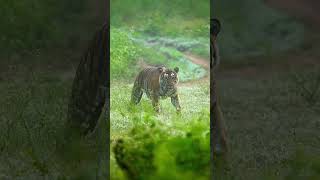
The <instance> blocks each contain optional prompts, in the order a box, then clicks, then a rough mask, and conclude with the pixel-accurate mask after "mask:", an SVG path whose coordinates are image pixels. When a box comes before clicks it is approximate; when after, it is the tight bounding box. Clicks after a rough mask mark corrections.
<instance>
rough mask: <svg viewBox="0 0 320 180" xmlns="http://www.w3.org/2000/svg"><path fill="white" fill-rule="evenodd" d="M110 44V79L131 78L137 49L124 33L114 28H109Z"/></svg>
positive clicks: (138, 50) (134, 67)
mask: <svg viewBox="0 0 320 180" xmlns="http://www.w3.org/2000/svg"><path fill="white" fill-rule="evenodd" d="M110 44H111V47H110V60H111V65H110V70H111V73H110V74H111V77H126V76H127V75H129V76H132V75H133V73H134V72H135V71H134V70H136V61H137V57H138V55H139V52H140V49H139V47H137V46H136V45H135V44H134V42H133V41H132V40H131V39H130V38H129V36H128V34H127V33H126V32H124V31H121V30H119V29H116V28H111V40H110Z"/></svg>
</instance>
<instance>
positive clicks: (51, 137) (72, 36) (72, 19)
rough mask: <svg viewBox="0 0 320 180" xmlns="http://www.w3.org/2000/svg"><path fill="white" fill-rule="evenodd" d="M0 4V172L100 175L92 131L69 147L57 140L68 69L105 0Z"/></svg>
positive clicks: (97, 23) (9, 175)
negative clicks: (89, 134)
mask: <svg viewBox="0 0 320 180" xmlns="http://www.w3.org/2000/svg"><path fill="white" fill-rule="evenodd" d="M0 6H1V11H0V22H1V25H0V34H1V35H0V94H1V98H0V99H1V100H0V127H1V130H0V179H81V178H82V179H94V178H96V177H103V176H104V177H105V174H106V173H105V172H106V171H105V170H106V168H103V163H101V164H99V163H100V161H98V159H101V157H102V156H101V153H99V152H100V151H102V150H101V147H100V146H101V144H99V143H97V142H100V136H99V133H95V134H93V135H92V136H90V137H88V138H87V139H86V140H85V141H84V142H80V143H77V142H75V144H73V145H71V146H73V147H72V148H71V149H73V150H74V151H70V153H67V152H59V150H58V149H59V148H58V147H59V145H61V142H62V139H63V133H64V132H63V130H64V123H65V120H66V110H67V104H68V99H69V93H70V90H71V89H70V88H71V84H72V80H73V77H74V73H75V70H76V67H77V65H78V64H79V62H80V58H81V57H82V55H83V53H84V51H85V50H86V49H87V46H88V42H89V40H91V39H92V38H93V35H94V33H95V32H96V31H97V30H98V29H100V28H101V27H102V25H103V23H105V16H106V12H105V11H106V1H104V0H93V1H89V0H69V1H63V0H58V1H53V0H42V1H36V0H31V1H7V0H4V1H0ZM98 132H99V131H98ZM103 141H104V140H103ZM75 159H78V161H76V162H75ZM79 159H80V160H79ZM102 161H103V159H102ZM103 170H104V171H103Z"/></svg>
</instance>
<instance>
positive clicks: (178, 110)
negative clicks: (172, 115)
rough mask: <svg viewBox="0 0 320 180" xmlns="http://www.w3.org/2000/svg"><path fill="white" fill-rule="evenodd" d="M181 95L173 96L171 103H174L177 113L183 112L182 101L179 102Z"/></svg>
mask: <svg viewBox="0 0 320 180" xmlns="http://www.w3.org/2000/svg"><path fill="white" fill-rule="evenodd" d="M179 101H180V100H179V96H178V95H175V96H172V97H171V103H172V104H173V106H174V107H175V108H176V110H177V113H180V112H181V106H180V102H179Z"/></svg>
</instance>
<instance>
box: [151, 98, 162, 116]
mask: <svg viewBox="0 0 320 180" xmlns="http://www.w3.org/2000/svg"><path fill="white" fill-rule="evenodd" d="M152 106H153V108H154V110H155V111H156V112H157V113H160V104H159V96H155V95H153V96H152Z"/></svg>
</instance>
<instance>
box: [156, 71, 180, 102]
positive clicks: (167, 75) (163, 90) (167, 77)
mask: <svg viewBox="0 0 320 180" xmlns="http://www.w3.org/2000/svg"><path fill="white" fill-rule="evenodd" d="M158 69H159V71H160V72H161V74H160V77H159V83H160V95H161V96H166V97H171V96H172V95H174V94H176V92H177V84H178V82H179V77H178V72H179V68H178V67H175V68H174V69H173V70H171V69H166V68H165V67H159V68H158Z"/></svg>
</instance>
